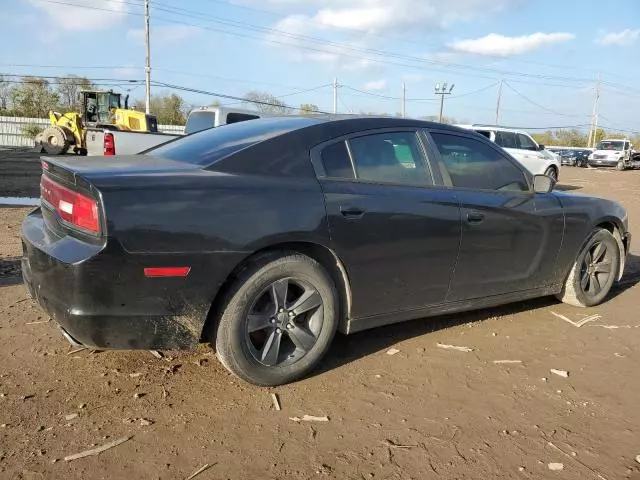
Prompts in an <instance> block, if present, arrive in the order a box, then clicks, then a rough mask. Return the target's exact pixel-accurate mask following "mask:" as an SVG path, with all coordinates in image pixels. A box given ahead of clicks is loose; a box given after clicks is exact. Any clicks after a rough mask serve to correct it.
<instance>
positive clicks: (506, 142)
mask: <svg viewBox="0 0 640 480" xmlns="http://www.w3.org/2000/svg"><path fill="white" fill-rule="evenodd" d="M496 143H497V144H498V145H500V146H501V147H502V148H518V144H517V142H516V134H515V133H513V132H496Z"/></svg>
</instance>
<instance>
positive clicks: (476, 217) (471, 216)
mask: <svg viewBox="0 0 640 480" xmlns="http://www.w3.org/2000/svg"><path fill="white" fill-rule="evenodd" d="M483 220H484V213H480V212H469V213H467V222H469V223H482V221H483Z"/></svg>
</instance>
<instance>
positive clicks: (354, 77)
mask: <svg viewBox="0 0 640 480" xmlns="http://www.w3.org/2000/svg"><path fill="white" fill-rule="evenodd" d="M142 3H143V2H142V0H102V1H101V0H55V1H54V0H4V2H3V6H2V10H3V17H4V18H5V22H4V24H3V30H4V33H5V38H11V39H12V44H11V46H9V44H8V43H7V42H6V41H5V46H4V48H3V49H2V50H1V51H0V72H1V73H4V74H16V75H19V74H32V75H61V74H66V73H75V74H79V75H85V76H88V77H90V78H105V79H113V78H118V79H123V80H125V79H142V78H144V70H143V66H144V45H143V41H142V38H143V37H142V28H143V17H142V16H141V14H142V12H143V7H142ZM597 5H598V7H599V8H594V7H595V6H596V5H593V4H592V3H591V2H587V1H585V0H561V1H558V0H555V1H550V0H535V1H534V0H529V1H526V0H393V1H391V0H262V1H258V0H183V1H179V0H151V13H152V17H151V25H152V26H151V32H152V38H151V50H152V52H151V56H152V78H153V80H155V81H159V82H165V83H171V84H177V85H181V86H185V87H190V88H196V89H203V90H207V91H214V92H220V93H226V94H231V95H238V96H242V95H244V94H245V93H246V92H247V91H249V90H265V91H268V92H270V93H272V94H274V95H276V96H282V100H284V101H286V102H287V103H288V104H289V105H295V106H297V105H299V104H300V103H306V102H309V103H315V104H317V105H318V106H319V107H320V108H321V109H323V110H330V109H331V108H332V91H331V87H330V86H328V85H329V84H330V83H331V82H332V81H333V78H334V77H337V78H338V82H339V84H340V85H341V86H340V89H339V100H340V101H339V105H338V106H339V110H340V111H341V112H350V111H353V112H360V111H367V112H387V113H395V112H398V111H400V100H399V99H398V97H400V95H401V85H402V82H405V84H406V89H407V90H406V92H407V93H406V96H407V99H408V101H407V114H408V115H409V116H423V115H437V113H438V102H437V101H436V98H435V96H434V91H433V90H434V84H435V83H437V82H443V81H446V82H448V83H449V84H455V88H454V90H453V92H452V94H451V96H450V97H449V98H447V99H446V102H445V115H448V116H453V117H455V118H456V119H458V120H460V121H465V122H471V123H493V122H494V120H495V109H496V98H497V94H498V84H499V83H500V80H501V79H503V80H504V84H503V88H502V93H503V95H502V103H501V105H502V108H501V112H500V119H499V123H500V124H503V125H510V126H522V127H540V128H542V127H554V126H573V125H584V124H588V123H589V121H590V114H591V110H592V107H593V98H594V86H595V79H596V75H597V72H600V78H601V80H602V83H601V96H600V115H601V116H600V125H603V126H608V127H613V128H616V129H621V130H629V131H640V115H639V114H638V112H640V83H638V80H637V79H638V78H640V55H638V53H639V52H640V2H639V1H638V0H611V1H609V2H607V3H599V4H597ZM603 6H604V8H603ZM87 7H88V8H87ZM49 26H50V27H49ZM18 65H24V66H18ZM114 88H118V87H114ZM126 88H131V85H127V84H126V83H125V84H124V85H123V86H122V88H119V89H120V90H122V89H126ZM164 90H166V89H162V88H159V87H158V88H154V92H157V93H160V92H162V91H164ZM304 90H311V91H306V92H304V93H298V94H296V92H300V91H304ZM143 94H144V87H137V88H135V89H134V90H133V91H132V96H134V97H137V98H141V97H142V96H143ZM182 95H183V96H184V97H185V99H186V100H187V101H188V102H189V103H192V104H206V103H209V102H210V101H211V100H212V98H211V97H206V96H203V95H198V94H191V93H182ZM386 97H391V98H386ZM423 99H424V100H423ZM223 103H224V101H223Z"/></svg>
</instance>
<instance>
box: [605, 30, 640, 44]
mask: <svg viewBox="0 0 640 480" xmlns="http://www.w3.org/2000/svg"><path fill="white" fill-rule="evenodd" d="M639 38H640V28H638V29H636V30H631V29H629V28H627V29H626V30H622V31H621V32H609V33H602V34H601V35H600V36H599V37H598V38H597V39H596V43H599V44H600V45H618V46H626V45H631V44H632V43H635V42H636V40H638V39H639Z"/></svg>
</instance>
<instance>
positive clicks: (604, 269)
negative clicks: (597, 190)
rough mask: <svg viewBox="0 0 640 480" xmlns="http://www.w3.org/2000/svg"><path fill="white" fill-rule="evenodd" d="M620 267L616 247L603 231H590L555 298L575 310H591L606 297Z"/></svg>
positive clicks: (608, 233) (618, 250) (612, 237)
mask: <svg viewBox="0 0 640 480" xmlns="http://www.w3.org/2000/svg"><path fill="white" fill-rule="evenodd" d="M619 268H620V248H619V247H618V242H616V239H615V237H614V236H613V235H612V234H611V232H609V231H608V230H605V229H603V228H597V229H596V230H594V231H593V232H592V233H591V235H590V236H589V238H588V239H587V241H586V242H585V243H584V245H583V247H582V249H581V250H580V253H579V254H578V258H576V261H575V262H574V264H573V267H572V268H571V271H570V272H569V276H568V277H567V279H566V281H565V284H564V287H563V289H562V292H561V293H560V294H558V295H557V297H558V299H559V300H560V301H562V302H564V303H568V304H569V305H574V306H576V307H593V306H595V305H598V304H600V303H602V301H603V300H604V299H605V297H606V296H607V295H608V294H609V291H610V290H611V286H612V285H613V282H614V281H615V279H616V278H617V277H618V269H619Z"/></svg>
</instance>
